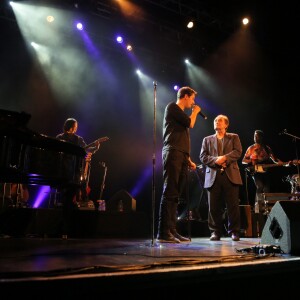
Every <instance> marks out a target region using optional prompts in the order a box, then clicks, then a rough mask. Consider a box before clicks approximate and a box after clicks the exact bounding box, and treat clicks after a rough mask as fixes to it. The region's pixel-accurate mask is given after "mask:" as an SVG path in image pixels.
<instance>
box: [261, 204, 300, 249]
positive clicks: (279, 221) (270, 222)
mask: <svg viewBox="0 0 300 300" xmlns="http://www.w3.org/2000/svg"><path fill="white" fill-rule="evenodd" d="M261 244H269V245H275V246H280V249H281V250H282V251H283V252H284V253H286V254H299V253H300V201H296V200H295V201H294V200H284V201H277V202H276V203H275V205H274V206H273V208H272V210H271V212H270V213H269V214H268V216H267V219H266V223H265V226H264V229H263V231H262V235H261Z"/></svg>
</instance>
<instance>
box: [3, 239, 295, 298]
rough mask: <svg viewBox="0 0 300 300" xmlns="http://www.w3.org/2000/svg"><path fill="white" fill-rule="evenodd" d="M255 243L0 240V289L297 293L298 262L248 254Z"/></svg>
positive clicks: (38, 293)
mask: <svg viewBox="0 0 300 300" xmlns="http://www.w3.org/2000/svg"><path fill="white" fill-rule="evenodd" d="M259 242H260V239H257V238H242V239H241V240H240V241H239V242H233V241H232V240H231V239H230V238H223V239H222V240H221V241H217V242H211V241H209V239H208V238H206V237H205V238H192V241H191V242H190V243H181V244H157V243H156V242H155V241H154V242H153V240H152V239H150V238H149V239H115V238H114V239H105V238H98V239H72V238H71V239H67V240H62V239H59V238H32V237H27V238H5V237H3V238H1V239H0V247H1V264H0V274H1V280H0V288H1V291H2V293H4V292H5V294H6V295H7V296H9V297H13V298H14V297H15V296H18V295H26V296H28V297H30V298H31V299H37V298H38V299H50V298H51V299H55V298H58V299H61V298H63V297H74V296H85V297H92V298H93V299H94V298H96V297H97V298H98V297H103V296H124V297H130V298H132V299H137V298H143V299H150V298H152V297H155V298H161V297H163V296H165V297H168V296H173V297H175V298H177V297H179V296H180V297H183V296H184V295H186V296H187V297H190V296H191V295H192V294H193V295H195V294H198V295H199V296H201V295H208V294H209V295H211V296H216V295H218V296H219V295H224V297H225V296H226V295H230V297H231V298H234V299H235V298H237V297H241V296H243V298H247V297H249V296H251V297H255V296H258V297H259V295H260V293H263V294H265V296H268V297H269V296H278V295H282V294H285V295H286V296H288V295H289V294H291V293H294V292H298V281H299V279H298V278H299V274H300V258H299V257H297V256H292V255H286V254H280V253H265V254H258V253H254V252H253V251H256V250H254V249H259V248H257V247H260V246H259ZM261 249H263V247H261ZM258 251H259V252H261V250H258ZM286 280H288V283H287V284H286V283H285V282H286ZM263 291H265V292H263ZM23 293H24V294H23ZM259 298H260V297H259Z"/></svg>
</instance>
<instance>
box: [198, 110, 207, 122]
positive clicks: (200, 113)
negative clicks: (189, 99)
mask: <svg viewBox="0 0 300 300" xmlns="http://www.w3.org/2000/svg"><path fill="white" fill-rule="evenodd" d="M198 115H200V116H201V117H202V118H203V119H205V120H206V119H207V116H206V115H205V114H204V113H203V112H202V111H200V112H199V113H198Z"/></svg>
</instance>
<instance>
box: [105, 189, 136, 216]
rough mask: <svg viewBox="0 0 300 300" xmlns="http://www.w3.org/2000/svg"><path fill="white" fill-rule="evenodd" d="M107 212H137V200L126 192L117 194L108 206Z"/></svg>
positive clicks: (121, 191)
mask: <svg viewBox="0 0 300 300" xmlns="http://www.w3.org/2000/svg"><path fill="white" fill-rule="evenodd" d="M106 209H107V211H111V212H114V211H119V212H121V211H123V212H131V211H136V200H135V199H134V198H133V197H132V196H131V195H130V194H129V193H128V192H127V191H125V190H120V191H118V192H117V193H115V194H114V195H113V196H112V197H111V198H110V199H109V201H108V202H107V204H106Z"/></svg>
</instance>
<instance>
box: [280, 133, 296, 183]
mask: <svg viewBox="0 0 300 300" xmlns="http://www.w3.org/2000/svg"><path fill="white" fill-rule="evenodd" d="M282 134H284V135H288V136H290V137H292V138H293V141H294V143H295V153H296V160H297V174H298V180H299V176H300V170H299V163H298V161H299V156H298V148H297V143H296V142H297V140H300V137H298V136H295V135H293V134H290V133H288V132H287V130H286V129H284V130H283V131H282V132H281V133H280V135H282Z"/></svg>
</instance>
